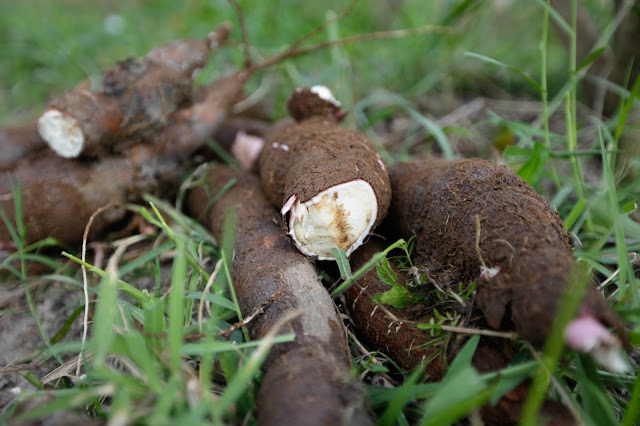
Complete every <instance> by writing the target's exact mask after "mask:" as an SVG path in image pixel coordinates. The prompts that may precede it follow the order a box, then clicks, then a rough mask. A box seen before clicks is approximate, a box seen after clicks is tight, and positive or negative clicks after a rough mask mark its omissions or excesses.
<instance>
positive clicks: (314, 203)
mask: <svg viewBox="0 0 640 426" xmlns="http://www.w3.org/2000/svg"><path fill="white" fill-rule="evenodd" d="M287 107H288V109H289V112H290V114H291V116H292V117H293V118H294V119H295V120H297V122H296V123H294V124H292V125H291V126H287V127H280V128H278V129H277V131H274V132H271V133H270V134H268V135H267V137H266V139H265V145H264V148H263V150H262V153H261V154H260V158H259V160H258V169H259V173H260V176H261V179H262V184H263V186H264V188H265V191H266V193H267V196H268V198H269V199H270V200H271V202H272V203H273V204H274V205H276V206H278V208H279V209H281V213H282V215H283V221H284V225H285V228H286V229H287V232H288V233H289V234H290V235H291V237H292V238H293V240H294V242H295V244H296V246H297V247H298V249H300V251H302V252H303V253H304V254H306V255H309V256H317V258H318V259H320V260H332V259H334V256H333V254H332V252H331V249H332V248H339V249H343V250H344V251H345V252H346V253H347V255H349V254H351V252H352V251H353V250H354V249H355V248H357V247H358V246H360V245H361V244H362V242H363V241H364V239H365V238H366V237H367V236H368V235H369V233H370V232H371V230H372V229H373V228H374V227H375V226H377V225H378V224H380V222H381V221H382V219H383V218H384V216H385V214H386V212H387V209H388V206H389V202H390V199H391V192H390V188H389V179H388V176H387V171H386V168H385V166H384V164H383V162H382V160H381V158H380V155H379V154H378V152H377V151H376V149H375V147H374V146H373V144H372V143H371V142H370V141H369V140H368V139H367V138H366V136H364V135H363V134H362V133H359V132H357V131H354V130H350V129H345V128H343V127H340V126H339V124H338V123H339V120H340V118H341V117H342V111H341V109H340V105H339V103H337V101H336V100H335V99H334V98H333V96H332V95H331V92H330V91H329V90H328V89H326V88H323V87H314V88H311V89H309V88H304V89H297V90H296V91H295V92H294V94H293V95H292V96H291V98H290V99H289V101H288V104H287Z"/></svg>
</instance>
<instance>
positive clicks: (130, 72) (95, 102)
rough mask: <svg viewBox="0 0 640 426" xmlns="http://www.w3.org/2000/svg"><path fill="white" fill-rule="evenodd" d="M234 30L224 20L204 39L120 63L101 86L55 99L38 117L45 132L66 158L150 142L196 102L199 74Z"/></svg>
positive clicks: (181, 42) (165, 46)
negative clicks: (194, 90)
mask: <svg viewBox="0 0 640 426" xmlns="http://www.w3.org/2000/svg"><path fill="white" fill-rule="evenodd" d="M230 31H231V26H230V24H228V23H224V24H221V25H220V26H219V27H218V28H217V29H216V30H215V31H213V32H211V33H210V34H209V35H208V36H207V38H205V39H202V40H196V39H185V40H179V41H174V42H171V43H168V44H166V45H164V46H161V47H158V48H155V49H153V50H151V51H150V52H149V53H148V54H147V55H146V56H145V57H144V58H142V59H141V60H134V59H132V58H129V59H126V60H124V61H121V62H120V63H119V64H118V65H117V66H116V67H114V68H112V69H110V70H108V71H107V72H106V73H105V75H104V79H103V81H102V85H101V87H100V88H99V90H97V91H92V90H91V89H90V88H89V87H77V88H75V89H73V90H71V91H69V92H67V93H66V94H64V95H62V96H60V97H59V98H57V99H55V100H54V101H53V102H52V103H51V105H49V107H48V108H47V109H46V110H45V111H44V113H43V114H42V115H41V116H40V118H39V120H38V130H39V132H40V135H41V136H42V138H43V139H44V140H45V141H46V142H47V144H49V146H50V147H51V148H52V149H53V150H54V151H55V152H56V153H58V155H60V156H62V157H65V158H75V157H78V156H80V155H81V154H82V155H85V156H100V155H106V154H108V153H111V152H118V151H120V150H122V149H123V148H124V147H127V146H130V145H132V144H135V143H139V142H140V141H141V140H143V139H147V140H148V139H149V138H150V136H151V135H153V134H155V133H157V132H158V130H159V129H162V128H164V127H165V126H166V125H167V119H168V117H169V116H170V115H171V114H172V113H173V112H174V111H176V110H178V109H179V108H181V107H183V106H184V105H185V104H189V103H190V102H191V98H192V79H193V76H194V72H195V71H196V70H198V69H199V68H201V67H203V66H204V65H205V62H206V59H207V56H208V53H209V52H210V51H211V49H213V48H215V47H217V46H219V45H220V44H221V43H224V42H225V41H226V40H227V38H228V36H229V33H230Z"/></svg>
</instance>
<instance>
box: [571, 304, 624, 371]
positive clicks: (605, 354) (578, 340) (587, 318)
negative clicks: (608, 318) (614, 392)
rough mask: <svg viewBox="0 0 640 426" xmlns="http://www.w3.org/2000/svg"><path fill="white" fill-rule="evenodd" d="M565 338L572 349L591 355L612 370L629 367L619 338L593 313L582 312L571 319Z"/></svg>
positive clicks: (622, 369)
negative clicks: (622, 352)
mask: <svg viewBox="0 0 640 426" xmlns="http://www.w3.org/2000/svg"><path fill="white" fill-rule="evenodd" d="M564 338H565V342H566V344H567V346H568V347H569V348H570V349H573V350H574V351H577V352H582V353H586V354H589V355H591V356H592V357H593V358H594V359H595V360H596V362H598V363H599V364H601V365H602V366H603V367H605V368H606V369H607V370H609V371H611V372H614V373H623V372H625V371H627V370H628V369H629V366H628V364H627V361H626V360H625V359H624V358H623V357H622V355H621V346H620V342H619V341H618V339H617V338H616V337H615V336H613V335H612V334H611V333H610V332H609V330H607V329H606V328H605V327H604V326H603V325H602V323H600V321H598V320H597V319H596V318H595V317H593V316H592V315H589V314H582V315H580V316H579V317H578V318H576V319H574V320H573V321H571V322H570V323H569V325H568V326H567V328H566V330H565V332H564Z"/></svg>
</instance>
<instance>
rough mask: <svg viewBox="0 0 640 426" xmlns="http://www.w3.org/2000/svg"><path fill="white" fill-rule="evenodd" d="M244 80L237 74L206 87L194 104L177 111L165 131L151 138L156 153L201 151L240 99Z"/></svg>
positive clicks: (240, 73) (168, 155)
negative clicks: (156, 150)
mask: <svg viewBox="0 0 640 426" xmlns="http://www.w3.org/2000/svg"><path fill="white" fill-rule="evenodd" d="M247 78H248V75H247V74H245V73H243V72H239V73H236V74H232V75H230V76H227V77H223V78H221V79H219V80H215V81H214V82H212V83H211V84H210V85H209V86H207V88H206V89H205V90H204V94H203V96H202V98H201V99H200V100H199V101H198V102H196V103H194V104H193V105H191V106H190V107H188V108H184V109H182V110H180V111H177V112H176V113H175V114H174V115H173V116H172V117H171V119H170V122H169V124H168V125H167V126H166V128H164V129H163V131H162V132H160V133H158V134H156V135H155V136H154V137H153V138H152V142H153V143H154V144H155V145H158V152H159V153H160V154H161V155H163V156H167V157H171V156H178V157H181V158H185V157H187V156H189V155H190V154H192V153H193V152H195V151H197V150H198V149H200V148H202V147H203V146H204V145H205V143H206V141H207V140H208V139H209V138H211V136H212V135H213V134H214V133H215V132H216V131H217V130H218V129H219V128H220V127H221V126H222V124H223V123H224V121H225V119H226V118H227V117H228V115H229V113H230V111H231V108H232V107H233V105H234V104H235V103H236V102H238V101H239V100H240V97H241V95H242V93H243V89H244V84H245V83H246V79H247Z"/></svg>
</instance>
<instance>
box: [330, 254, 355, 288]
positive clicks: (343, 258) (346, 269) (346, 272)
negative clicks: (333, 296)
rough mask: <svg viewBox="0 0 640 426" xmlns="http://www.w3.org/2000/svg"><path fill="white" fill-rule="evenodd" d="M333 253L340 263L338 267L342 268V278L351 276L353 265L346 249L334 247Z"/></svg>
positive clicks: (345, 278) (337, 262)
mask: <svg viewBox="0 0 640 426" xmlns="http://www.w3.org/2000/svg"><path fill="white" fill-rule="evenodd" d="M331 253H332V254H333V257H334V258H335V259H336V264H337V265H338V269H339V270H340V278H342V279H343V280H347V279H349V278H351V265H349V259H347V255H346V253H345V252H344V250H342V249H338V248H332V249H331Z"/></svg>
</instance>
